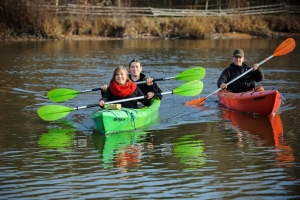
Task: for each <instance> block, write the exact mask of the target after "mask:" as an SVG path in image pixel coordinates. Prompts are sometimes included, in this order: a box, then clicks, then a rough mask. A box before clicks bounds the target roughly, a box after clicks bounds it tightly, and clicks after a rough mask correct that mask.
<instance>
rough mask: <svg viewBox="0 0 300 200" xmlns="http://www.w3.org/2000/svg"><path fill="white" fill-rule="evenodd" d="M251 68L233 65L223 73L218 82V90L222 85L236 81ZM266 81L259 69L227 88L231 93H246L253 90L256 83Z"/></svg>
mask: <svg viewBox="0 0 300 200" xmlns="http://www.w3.org/2000/svg"><path fill="white" fill-rule="evenodd" d="M250 68H251V67H249V66H247V65H246V64H245V63H243V65H242V66H237V65H235V64H234V63H231V64H230V66H229V67H228V68H226V69H224V71H223V72H222V74H221V76H220V78H219V80H218V83H217V85H218V88H219V87H220V85H221V84H222V83H225V84H226V83H228V82H229V81H231V80H233V79H235V78H236V77H238V76H239V75H241V74H243V73H244V72H246V71H248V70H249V69H250ZM263 79H264V74H263V72H262V71H261V70H260V68H258V69H257V70H255V71H254V70H252V71H251V72H248V73H247V74H246V75H244V76H242V77H241V78H239V79H237V80H236V81H234V82H233V83H231V84H229V85H228V86H227V90H228V91H230V92H245V91H249V90H252V89H253V88H255V83H254V82H259V81H262V80H263Z"/></svg>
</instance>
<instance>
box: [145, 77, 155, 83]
mask: <svg viewBox="0 0 300 200" xmlns="http://www.w3.org/2000/svg"><path fill="white" fill-rule="evenodd" d="M144 80H146V84H147V85H153V78H151V77H145V78H144Z"/></svg>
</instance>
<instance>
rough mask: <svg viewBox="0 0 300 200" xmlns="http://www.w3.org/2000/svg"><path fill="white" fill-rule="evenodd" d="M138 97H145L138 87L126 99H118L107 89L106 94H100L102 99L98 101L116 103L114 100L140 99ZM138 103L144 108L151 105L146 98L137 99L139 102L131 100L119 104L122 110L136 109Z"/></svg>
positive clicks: (149, 100)
mask: <svg viewBox="0 0 300 200" xmlns="http://www.w3.org/2000/svg"><path fill="white" fill-rule="evenodd" d="M140 96H145V95H144V94H143V92H142V91H141V90H140V89H139V88H138V87H137V88H136V89H135V91H134V92H133V93H132V94H131V95H128V96H126V97H118V96H115V95H113V94H112V93H111V91H110V88H109V87H108V88H107V90H106V92H104V93H103V94H102V98H101V99H100V101H101V100H103V101H104V102H108V101H116V100H121V99H128V98H133V97H140ZM138 101H139V102H141V103H143V104H144V105H145V106H150V105H151V99H147V98H146V99H139V100H132V101H125V102H121V103H120V104H121V105H122V107H124V108H138V106H137V102H138Z"/></svg>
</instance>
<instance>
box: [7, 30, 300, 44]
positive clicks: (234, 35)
mask: <svg viewBox="0 0 300 200" xmlns="http://www.w3.org/2000/svg"><path fill="white" fill-rule="evenodd" d="M289 37H300V34H299V33H283V32H274V33H271V34H270V35H268V36H256V35H250V34H247V33H236V32H233V33H214V34H207V35H206V36H205V37H204V38H203V39H251V38H289ZM126 39H133V40H134V39H142V40H161V39H162V38H160V37H154V36H149V35H143V36H140V37H125V38H116V37H103V36H94V35H67V36H62V37H61V38H59V39H49V38H48V39H47V38H42V37H41V38H34V37H32V36H29V37H26V36H23V37H14V38H10V39H7V40H2V41H15V42H16V41H57V40H67V41H100V40H126ZM163 39H170V40H175V39H180V38H163Z"/></svg>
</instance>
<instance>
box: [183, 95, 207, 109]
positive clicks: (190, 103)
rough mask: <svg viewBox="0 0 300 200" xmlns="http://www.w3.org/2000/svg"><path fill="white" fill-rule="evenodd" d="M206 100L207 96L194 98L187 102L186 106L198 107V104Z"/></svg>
mask: <svg viewBox="0 0 300 200" xmlns="http://www.w3.org/2000/svg"><path fill="white" fill-rule="evenodd" d="M205 100H206V97H204V98H197V99H192V100H190V101H188V102H186V103H185V104H184V105H185V106H195V107H197V106H201V105H203V104H204V101H205Z"/></svg>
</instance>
